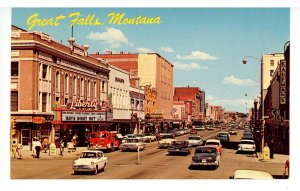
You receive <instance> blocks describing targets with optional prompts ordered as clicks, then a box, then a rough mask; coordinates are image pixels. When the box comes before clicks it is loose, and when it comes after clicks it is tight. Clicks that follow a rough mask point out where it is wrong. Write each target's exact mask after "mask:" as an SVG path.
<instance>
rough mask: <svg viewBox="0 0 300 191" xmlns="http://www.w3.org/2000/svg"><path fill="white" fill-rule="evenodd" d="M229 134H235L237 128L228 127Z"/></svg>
mask: <svg viewBox="0 0 300 191" xmlns="http://www.w3.org/2000/svg"><path fill="white" fill-rule="evenodd" d="M229 134H230V135H237V129H236V128H232V129H230V131H229Z"/></svg>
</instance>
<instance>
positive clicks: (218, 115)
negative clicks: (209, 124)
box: [210, 106, 224, 122]
mask: <svg viewBox="0 0 300 191" xmlns="http://www.w3.org/2000/svg"><path fill="white" fill-rule="evenodd" d="M210 119H212V121H216V122H220V121H222V120H223V119H224V109H223V108H222V106H211V114H210Z"/></svg>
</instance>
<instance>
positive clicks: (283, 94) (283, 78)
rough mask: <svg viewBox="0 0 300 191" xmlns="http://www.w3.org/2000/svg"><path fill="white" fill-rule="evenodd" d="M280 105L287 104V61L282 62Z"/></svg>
mask: <svg viewBox="0 0 300 191" xmlns="http://www.w3.org/2000/svg"><path fill="white" fill-rule="evenodd" d="M280 104H286V61H285V60H281V61H280Z"/></svg>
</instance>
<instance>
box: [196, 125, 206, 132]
mask: <svg viewBox="0 0 300 191" xmlns="http://www.w3.org/2000/svg"><path fill="white" fill-rule="evenodd" d="M195 129H196V130H197V131H204V130H205V128H204V127H203V126H196V127H195Z"/></svg>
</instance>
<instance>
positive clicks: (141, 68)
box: [92, 51, 173, 121]
mask: <svg viewBox="0 0 300 191" xmlns="http://www.w3.org/2000/svg"><path fill="white" fill-rule="evenodd" d="M92 56H94V57H100V58H104V59H106V60H107V61H109V63H110V64H112V65H114V66H116V67H118V68H121V69H123V70H126V71H128V72H130V76H135V78H131V79H130V85H131V86H134V87H138V86H141V87H143V86H145V85H151V87H152V88H155V90H156V110H155V112H154V113H151V115H153V116H158V115H161V116H162V120H164V121H168V120H169V121H171V120H172V103H173V99H172V97H173V65H172V64H171V63H170V62H169V61H167V60H166V59H165V58H163V57H162V56H160V55H159V54H157V53H148V54H131V53H124V52H121V53H117V54H115V53H112V52H110V51H108V52H107V53H106V54H99V53H96V54H93V55H92Z"/></svg>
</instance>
